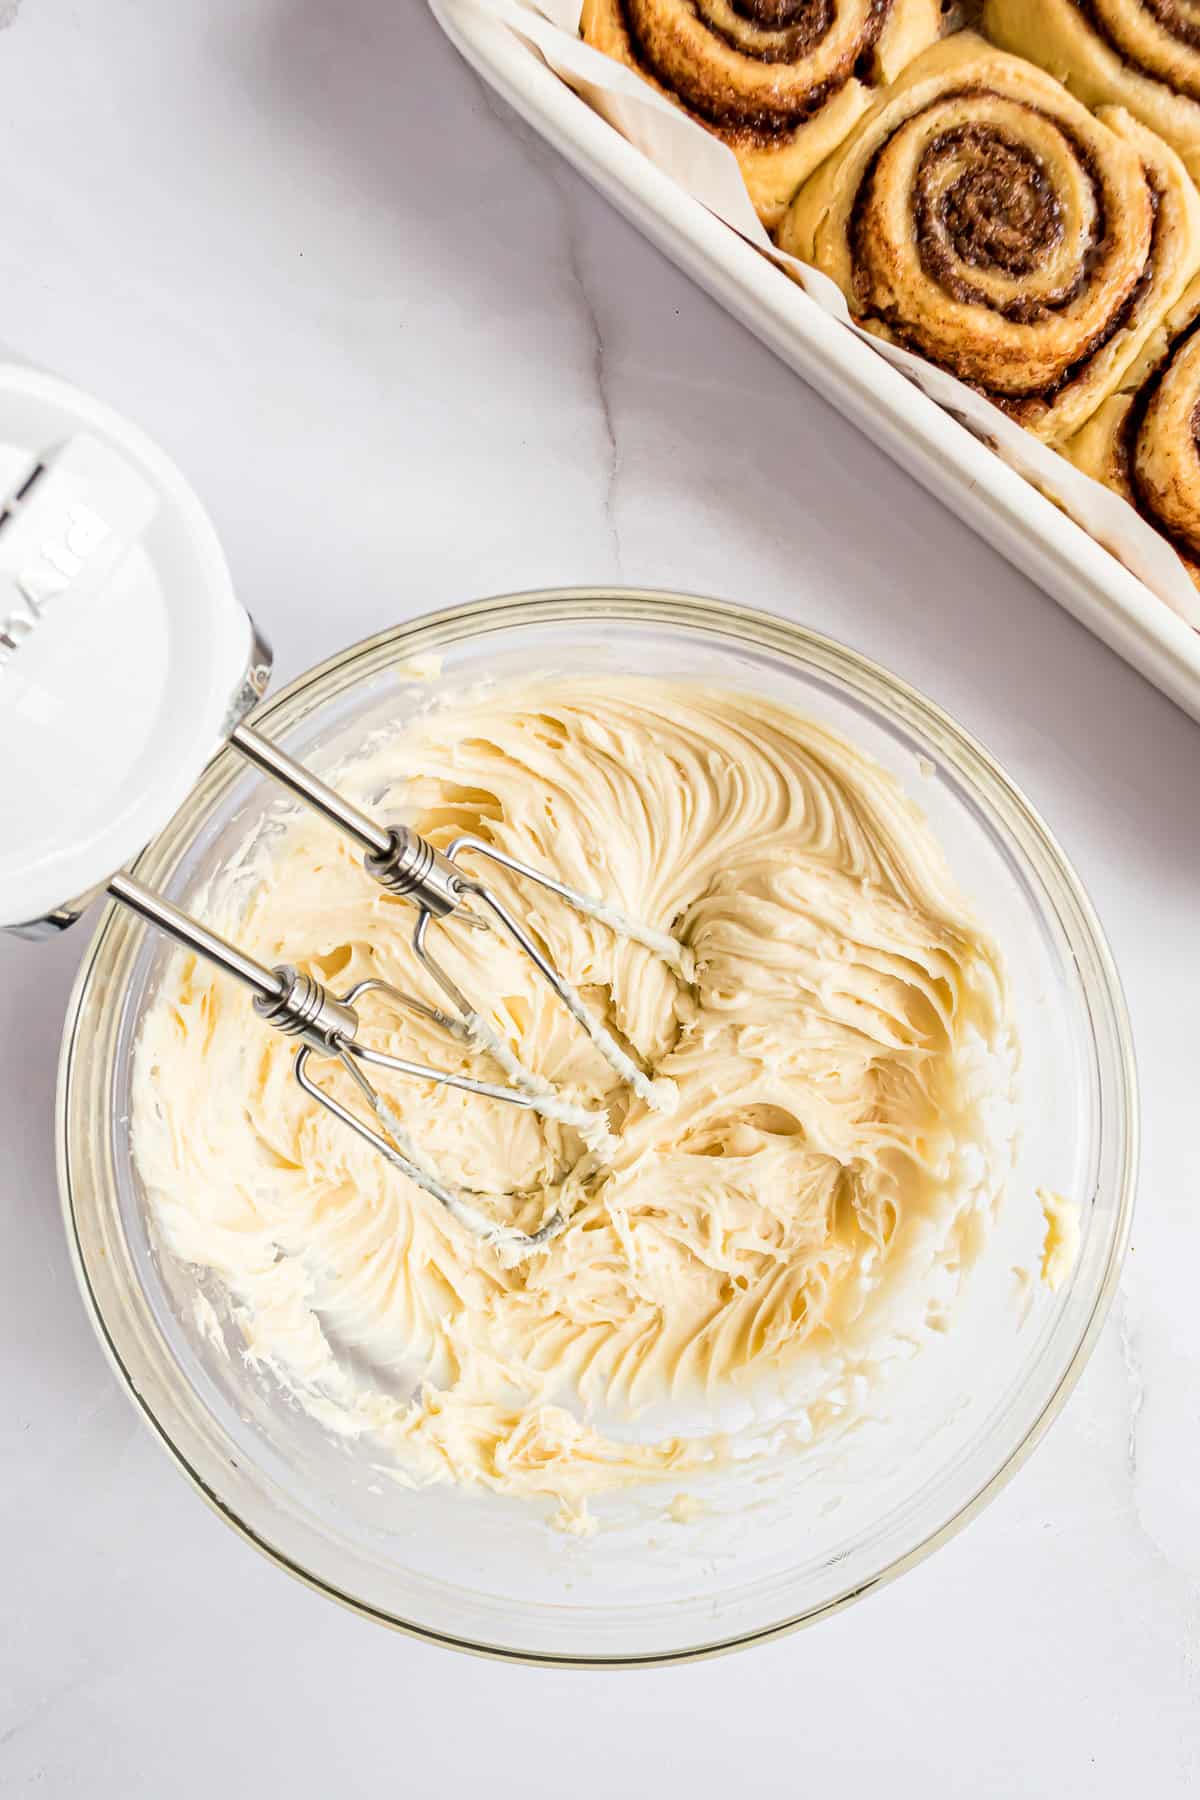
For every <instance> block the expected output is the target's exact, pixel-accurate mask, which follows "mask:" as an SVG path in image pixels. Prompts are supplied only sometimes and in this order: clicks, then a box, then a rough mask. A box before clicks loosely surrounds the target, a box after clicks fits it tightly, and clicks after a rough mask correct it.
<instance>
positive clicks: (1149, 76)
mask: <svg viewBox="0 0 1200 1800" xmlns="http://www.w3.org/2000/svg"><path fill="white" fill-rule="evenodd" d="M983 28H984V30H985V31H986V32H987V35H988V36H989V37H990V38H991V39H992V42H993V43H995V44H998V45H1000V47H1001V48H1002V49H1005V50H1015V51H1017V52H1018V54H1020V55H1021V56H1027V57H1029V59H1030V61H1031V62H1036V63H1040V64H1041V66H1042V68H1043V69H1048V70H1049V71H1050V73H1051V74H1052V75H1057V76H1058V79H1059V80H1060V81H1063V82H1065V83H1066V85H1067V86H1068V87H1069V88H1070V90H1071V92H1072V93H1073V94H1076V95H1077V96H1078V97H1079V99H1080V100H1082V101H1083V102H1084V104H1085V105H1087V106H1102V105H1104V104H1105V103H1109V104H1116V105H1119V106H1124V107H1125V108H1126V109H1127V110H1128V111H1129V112H1131V113H1132V114H1133V115H1134V117H1135V118H1138V119H1140V120H1141V121H1142V123H1143V124H1144V125H1149V126H1150V127H1151V129H1152V130H1154V131H1156V132H1157V133H1158V135H1159V136H1160V137H1162V138H1165V139H1166V141H1167V142H1168V144H1170V145H1172V146H1173V148H1174V149H1176V150H1177V151H1178V152H1179V154H1180V156H1181V157H1182V158H1183V160H1184V163H1185V164H1186V166H1187V168H1188V171H1189V172H1190V173H1191V174H1192V175H1194V176H1200V12H1198V11H1197V9H1196V7H1195V6H1194V5H1190V4H1188V0H1149V3H1147V0H1087V3H1086V4H1080V0H986V4H985V7H984V13H983Z"/></svg>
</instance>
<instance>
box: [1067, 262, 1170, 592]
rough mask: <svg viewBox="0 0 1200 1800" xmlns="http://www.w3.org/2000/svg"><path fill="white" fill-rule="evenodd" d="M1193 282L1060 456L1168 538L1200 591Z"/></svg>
mask: <svg viewBox="0 0 1200 1800" xmlns="http://www.w3.org/2000/svg"><path fill="white" fill-rule="evenodd" d="M1198 417H1200V280H1197V281H1193V282H1192V284H1191V286H1190V287H1189V288H1188V289H1187V291H1186V292H1185V293H1184V295H1183V297H1182V299H1180V300H1179V301H1178V303H1177V304H1176V305H1175V306H1174V307H1173V308H1172V309H1171V311H1170V313H1168V315H1167V317H1166V319H1164V321H1163V323H1162V325H1161V326H1160V327H1159V328H1158V330H1157V331H1155V332H1154V334H1153V336H1152V337H1151V338H1150V339H1149V340H1148V341H1147V343H1146V345H1145V347H1144V349H1143V351H1142V354H1141V355H1140V356H1139V357H1138V359H1137V362H1136V363H1135V364H1134V366H1133V367H1132V368H1131V369H1130V370H1129V371H1128V372H1127V374H1126V377H1125V380H1124V381H1123V382H1122V384H1121V389H1120V392H1119V393H1116V394H1111V395H1110V396H1109V398H1108V399H1107V400H1106V401H1105V402H1104V404H1103V405H1102V406H1101V407H1100V408H1099V409H1098V410H1097V411H1096V412H1095V413H1093V414H1092V417H1091V418H1090V419H1089V420H1088V422H1087V424H1086V425H1084V426H1083V428H1082V429H1081V430H1080V431H1078V432H1076V434H1075V436H1074V437H1072V438H1069V439H1068V440H1067V442H1066V443H1065V444H1064V445H1063V446H1062V450H1063V454H1064V455H1065V456H1068V457H1070V459H1071V461H1072V462H1073V463H1075V464H1076V465H1077V466H1078V467H1079V468H1081V469H1082V470H1083V471H1084V473H1085V474H1087V475H1094V476H1095V478H1096V480H1097V481H1102V482H1104V484H1105V486H1106V487H1110V488H1112V489H1113V490H1114V491H1115V492H1116V493H1118V494H1120V495H1121V496H1122V498H1123V499H1125V500H1128V501H1129V503H1130V504H1131V505H1132V506H1136V508H1137V510H1138V511H1139V512H1140V513H1141V515H1142V517H1143V518H1144V519H1145V520H1147V522H1148V523H1149V524H1151V525H1153V526H1154V527H1155V528H1156V530H1158V531H1161V532H1162V534H1163V536H1164V537H1166V538H1167V539H1169V541H1170V542H1171V544H1172V545H1173V546H1174V548H1175V550H1176V551H1178V553H1179V557H1180V559H1181V561H1182V563H1183V566H1184V568H1185V569H1186V570H1187V572H1188V574H1189V575H1190V576H1191V578H1192V580H1193V581H1194V582H1195V583H1196V586H1197V587H1200V445H1198V444H1197V441H1196V432H1197V419H1198Z"/></svg>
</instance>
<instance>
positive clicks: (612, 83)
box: [441, 0, 1200, 629]
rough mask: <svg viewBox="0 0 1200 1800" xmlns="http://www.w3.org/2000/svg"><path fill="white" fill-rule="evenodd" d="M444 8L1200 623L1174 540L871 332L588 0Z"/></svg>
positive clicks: (452, 3)
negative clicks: (669, 181)
mask: <svg viewBox="0 0 1200 1800" xmlns="http://www.w3.org/2000/svg"><path fill="white" fill-rule="evenodd" d="M441 3H442V5H443V6H445V7H446V8H447V10H451V9H453V10H464V9H466V10H475V11H478V12H483V13H485V14H486V15H487V16H488V17H490V18H492V19H495V20H497V21H498V22H500V23H502V24H504V25H505V26H507V27H508V28H509V29H510V30H511V31H512V32H514V33H515V35H516V36H517V37H518V38H519V39H520V40H521V41H522V42H523V43H524V44H525V45H526V46H527V47H528V49H529V52H530V54H531V55H533V54H538V55H540V56H541V57H542V58H543V59H544V60H545V61H546V63H547V64H548V65H549V66H550V68H551V69H553V70H554V72H555V74H557V75H559V76H560V77H561V78H562V79H563V80H564V81H566V82H567V83H568V84H569V85H570V86H571V87H572V88H573V89H574V90H575V91H576V93H578V94H579V95H580V96H581V97H582V98H583V99H584V100H586V101H587V102H588V104H589V105H591V106H592V107H594V108H595V110H596V111H597V112H599V113H601V114H602V115H603V116H604V117H605V118H606V119H608V120H609V122H610V123H611V124H613V125H614V126H615V127H616V128H617V130H618V131H620V132H621V133H622V135H623V136H624V137H626V138H628V139H629V141H630V142H631V143H632V144H634V145H636V146H637V148H638V149H639V150H641V151H642V152H643V154H644V155H646V156H648V157H649V158H650V160H651V161H652V162H653V163H655V164H656V165H657V166H658V167H659V168H660V169H662V170H663V172H664V173H665V174H667V175H670V176H671V177H672V178H673V179H674V180H675V181H677V182H678V183H679V185H680V187H682V188H684V189H685V190H686V192H687V193H689V194H691V195H692V197H693V198H694V199H696V200H698V201H699V202H700V203H701V205H702V206H704V207H706V208H707V209H708V211H709V212H711V213H714V214H715V215H716V217H717V218H719V219H721V220H723V222H724V223H725V224H726V225H728V226H729V227H730V229H731V230H733V231H736V232H737V233H738V235H739V236H740V237H742V238H744V239H745V240H746V242H747V243H749V244H752V245H753V246H754V248H755V249H756V250H760V251H762V253H763V254H764V255H765V256H767V257H769V258H770V260H771V261H772V262H774V263H775V264H776V265H777V266H778V267H779V268H780V269H781V271H782V270H784V269H786V270H788V271H790V272H791V273H793V274H794V275H795V276H797V277H798V279H799V282H800V284H801V286H802V287H803V288H804V291H805V293H806V294H808V296H809V297H810V299H812V300H813V301H814V302H815V303H816V305H818V306H819V307H821V309H822V310H823V311H824V312H826V313H828V314H830V315H831V316H832V317H833V318H836V319H837V320H838V321H839V322H840V323H841V324H842V325H843V326H844V327H845V329H846V330H847V331H853V332H854V333H855V335H856V336H857V337H859V338H860V339H861V340H862V342H863V343H864V344H867V345H868V346H869V347H870V349H871V350H872V351H873V352H874V353H875V354H876V355H877V356H882V357H884V358H885V359H886V360H887V361H888V362H889V363H891V364H892V365H893V367H895V368H897V369H899V370H900V371H901V372H902V373H903V374H904V375H906V376H907V377H908V379H909V380H910V381H912V382H913V383H914V385H915V386H917V387H918V388H920V390H921V391H922V393H924V394H926V395H928V397H929V398H930V399H931V400H934V401H936V402H937V403H938V405H939V406H941V407H943V408H944V409H945V410H946V411H947V412H950V413H952V414H953V415H954V417H955V418H957V419H958V420H959V421H960V423H961V424H963V425H964V426H965V427H966V428H967V430H969V431H971V432H973V433H974V434H975V436H977V437H979V438H982V439H983V440H984V442H985V443H987V444H988V445H989V446H990V447H991V448H992V449H993V450H994V451H995V452H996V453H997V454H998V455H999V456H1001V457H1002V458H1003V459H1004V461H1005V462H1006V463H1008V464H1009V466H1010V467H1011V468H1013V469H1016V470H1017V471H1018V473H1019V474H1021V475H1023V476H1025V478H1026V479H1027V480H1028V481H1031V482H1032V483H1033V484H1034V486H1035V487H1038V488H1040V489H1041V491H1042V492H1043V493H1044V494H1046V495H1047V496H1048V497H1049V498H1050V499H1051V500H1053V501H1055V502H1056V503H1057V504H1058V505H1059V506H1061V507H1062V509H1063V511H1064V512H1066V513H1068V514H1069V515H1070V517H1071V518H1073V519H1074V520H1075V521H1076V523H1077V524H1079V525H1081V526H1082V527H1083V528H1084V530H1085V531H1087V532H1088V533H1089V534H1090V535H1091V536H1092V537H1094V538H1096V539H1097V540H1098V542H1100V543H1101V544H1103V545H1104V546H1105V548H1106V549H1108V550H1110V551H1111V552H1112V553H1113V554H1114V555H1115V556H1118V557H1119V558H1120V560H1121V561H1122V562H1123V563H1124V564H1125V566H1126V568H1128V569H1129V570H1130V571H1131V572H1132V573H1133V574H1134V575H1136V576H1138V577H1139V579H1140V580H1142V581H1144V582H1145V584H1146V586H1147V587H1148V588H1149V589H1150V590H1151V592H1152V593H1154V594H1156V595H1157V596H1158V597H1159V598H1160V599H1161V600H1165V601H1166V603H1167V605H1168V606H1170V607H1171V608H1173V610H1174V611H1175V612H1177V613H1179V614H1180V615H1181V616H1182V617H1183V618H1184V619H1186V620H1187V621H1188V623H1189V624H1190V625H1193V626H1195V627H1196V628H1197V629H1200V593H1198V592H1197V590H1196V588H1195V586H1194V585H1193V583H1192V581H1191V578H1190V577H1189V575H1188V573H1187V571H1186V569H1185V568H1184V566H1183V564H1182V563H1181V562H1180V560H1179V558H1178V557H1177V556H1176V554H1175V552H1174V550H1173V549H1172V548H1171V546H1170V544H1169V543H1168V542H1167V540H1166V539H1165V538H1163V537H1160V536H1159V534H1158V532H1156V531H1155V530H1154V529H1153V527H1152V526H1150V525H1148V524H1147V523H1146V521H1145V520H1144V519H1142V518H1141V517H1140V516H1139V514H1138V513H1137V512H1136V511H1135V510H1134V508H1133V507H1132V506H1130V505H1129V504H1128V503H1127V502H1126V501H1124V500H1122V499H1121V498H1120V496H1119V495H1117V494H1114V493H1112V492H1111V491H1110V490H1109V489H1108V488H1106V487H1103V486H1102V485H1101V484H1100V483H1099V482H1098V481H1094V480H1093V479H1092V478H1091V476H1089V475H1085V474H1083V472H1082V471H1081V470H1079V469H1077V468H1075V466H1074V464H1072V463H1069V462H1067V461H1066V459H1065V458H1064V457H1062V456H1059V455H1058V454H1057V452H1056V451H1054V450H1051V449H1050V448H1049V446H1048V445H1046V444H1043V443H1040V442H1039V441H1038V439H1036V438H1034V437H1032V436H1030V434H1029V433H1028V432H1027V431H1024V430H1022V428H1021V427H1020V426H1019V425H1017V424H1015V423H1014V422H1013V420H1012V419H1010V418H1008V417H1007V415H1006V414H1004V413H1003V412H1001V411H1000V409H999V407H997V406H993V404H992V403H991V401H990V400H986V399H984V397H983V396H982V395H981V394H977V393H975V392H974V391H973V390H972V389H971V388H968V387H966V386H964V384H963V383H962V382H961V381H959V380H957V379H956V377H954V376H953V375H949V374H947V373H946V371H945V370H943V369H938V368H935V367H934V366H933V365H932V364H931V363H927V362H925V361H924V360H923V359H922V358H920V357H918V356H914V355H913V354H912V353H911V352H910V351H907V350H903V349H900V348H899V347H898V346H897V345H894V344H887V343H884V342H883V341H882V339H880V338H877V337H874V336H873V335H872V334H871V333H870V332H867V331H863V330H862V329H861V328H860V327H859V326H857V325H856V324H855V323H854V321H853V320H852V319H851V317H850V314H849V311H848V309H847V306H846V302H845V299H844V297H843V295H842V292H841V289H840V288H838V287H837V286H836V285H835V284H834V283H833V282H832V281H830V280H829V278H828V276H826V275H823V274H821V272H820V271H819V270H817V269H813V268H810V267H809V266H808V264H806V263H801V262H799V261H797V260H796V258H795V257H792V256H787V255H785V253H784V252H783V251H782V250H778V249H777V248H776V247H775V245H774V244H773V243H772V242H771V240H770V238H769V237H768V235H767V233H766V230H765V229H764V227H763V225H762V224H761V222H760V221H759V218H758V215H757V214H756V213H755V211H754V208H753V206H752V205H751V203H750V196H749V194H748V193H747V192H746V187H745V183H744V182H743V180H742V175H741V170H740V169H739V168H738V164H737V159H736V157H735V156H734V154H733V152H732V151H731V150H730V149H729V147H728V146H727V145H726V144H723V143H721V141H720V140H719V139H718V138H715V137H713V136H712V134H711V133H710V132H707V131H705V130H704V128H703V127H702V126H701V125H698V124H697V123H696V122H695V120H693V119H691V118H689V117H688V115H687V114H686V113H684V112H681V111H680V110H679V108H678V107H676V106H674V105H673V104H672V103H671V102H670V101H669V100H667V99H665V98H664V97H663V96H662V95H661V94H658V93H656V92H655V90H654V89H653V88H652V87H651V86H650V85H649V83H648V82H645V81H643V80H642V79H641V77H640V76H639V75H637V74H636V73H635V72H634V71H633V70H632V69H628V68H626V67H625V66H624V65H623V64H621V63H618V62H614V61H613V59H612V58H611V57H608V56H604V55H602V54H601V52H600V51H598V50H594V49H592V47H591V45H589V44H585V43H583V42H582V40H581V39H580V37H579V20H580V13H581V0H441Z"/></svg>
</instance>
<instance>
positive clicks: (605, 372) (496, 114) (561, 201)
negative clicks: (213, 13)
mask: <svg viewBox="0 0 1200 1800" xmlns="http://www.w3.org/2000/svg"><path fill="white" fill-rule="evenodd" d="M0 4H3V0H0ZM474 79H475V82H476V86H477V89H478V92H479V95H480V97H481V99H482V101H483V105H484V109H485V110H486V111H487V112H488V113H490V114H491V116H492V118H493V119H494V120H495V121H496V123H497V124H498V125H500V126H502V127H503V129H504V132H505V134H506V136H508V137H510V138H511V139H512V141H513V142H514V143H515V144H517V145H518V147H519V148H520V150H521V153H522V154H523V156H524V157H525V159H526V161H527V162H528V163H529V164H530V165H531V167H532V168H533V169H534V171H535V172H536V174H537V176H538V178H539V179H540V180H541V181H542V182H543V183H544V185H545V186H547V187H548V188H549V189H550V191H551V193H552V194H553V196H554V199H555V203H556V205H557V208H558V213H559V217H560V219H561V221H562V230H563V243H564V251H565V260H566V268H567V275H568V278H569V281H570V285H571V290H572V292H573V294H574V296H575V300H576V305H577V310H578V313H579V315H580V319H581V322H582V324H583V326H584V329H585V331H586V333H587V339H588V346H589V352H590V372H591V380H592V386H593V390H594V394H595V401H596V407H597V411H598V414H599V419H600V425H601V429H602V432H603V444H604V461H605V467H604V496H603V501H602V506H603V517H604V523H605V527H606V529H607V532H608V536H609V540H610V542H611V545H612V560H613V569H614V574H615V576H616V578H617V580H618V581H623V580H624V578H625V576H624V566H623V562H622V556H621V539H620V535H619V531H618V527H617V483H618V480H619V477H620V473H621V451H620V443H619V441H618V438H617V429H616V417H615V413H614V409H613V404H612V396H611V391H610V381H609V356H608V348H607V345H606V344H605V341H604V333H603V330H602V328H601V324H600V314H599V311H598V309H597V306H596V302H595V299H594V297H593V294H592V289H591V286H590V283H589V281H588V277H587V269H586V265H585V261H584V253H583V238H582V233H581V231H580V223H579V215H578V210H577V207H576V204H575V194H574V192H573V184H574V182H575V177H574V175H573V174H572V172H571V170H570V169H569V168H568V167H567V166H566V164H565V163H563V162H562V160H561V158H560V157H559V156H558V155H557V153H556V152H555V151H553V150H551V149H550V148H549V147H548V146H547V145H546V144H544V143H543V142H542V140H541V139H540V138H539V137H538V136H537V135H536V134H535V133H534V132H532V131H531V130H530V129H529V127H528V126H527V125H526V123H525V121H524V120H523V119H522V118H520V117H519V116H518V115H517V114H516V113H514V112H513V111H512V109H511V108H510V107H509V106H508V105H506V103H505V102H504V101H503V100H501V99H500V97H499V95H498V94H496V93H494V92H493V90H492V89H491V88H490V87H489V86H488V85H487V83H486V82H483V81H481V80H480V79H479V77H478V76H476V77H475V78H474Z"/></svg>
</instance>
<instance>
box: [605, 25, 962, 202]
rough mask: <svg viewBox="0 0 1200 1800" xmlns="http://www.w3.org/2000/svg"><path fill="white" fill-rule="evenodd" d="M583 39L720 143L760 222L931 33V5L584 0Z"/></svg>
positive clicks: (933, 35) (930, 39)
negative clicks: (728, 152)
mask: <svg viewBox="0 0 1200 1800" xmlns="http://www.w3.org/2000/svg"><path fill="white" fill-rule="evenodd" d="M581 29H582V32H583V36H584V38H585V39H586V41H587V42H588V43H589V44H592V45H594V47H595V48H596V49H597V50H603V51H604V52H605V54H606V55H608V56H613V57H616V58H617V60H618V61H620V62H623V63H625V64H627V65H628V67H630V68H631V69H636V70H637V72H638V73H639V74H640V75H642V76H644V77H645V78H646V79H647V80H648V81H650V82H652V83H653V85H654V86H655V87H656V88H657V89H658V91H659V92H660V93H662V94H665V95H666V96H667V97H668V98H669V99H671V100H674V101H676V102H677V103H678V104H679V105H680V106H682V107H683V108H684V110H685V111H687V112H689V113H690V114H691V115H692V116H693V117H694V118H695V119H697V120H699V122H700V123H701V124H702V125H705V126H707V127H708V129H709V130H710V131H712V132H713V133H715V135H716V136H717V137H719V138H721V139H723V140H724V142H725V143H727V144H728V145H729V146H730V148H731V149H732V150H733V152H734V154H735V156H736V157H737V159H738V162H739V164H740V165H741V169H742V174H743V176H744V177H745V181H746V186H747V188H748V190H749V193H750V198H751V200H752V201H753V203H754V206H755V209H756V211H757V212H758V215H759V217H760V218H761V219H762V221H763V224H764V225H766V227H767V229H768V230H774V228H775V227H776V226H777V225H778V224H779V222H780V220H781V218H782V217H783V214H784V211H785V210H786V208H787V204H788V201H789V200H790V199H791V198H792V195H793V194H794V193H795V192H796V189H797V188H798V187H799V186H800V183H801V182H802V181H804V180H805V179H806V178H807V177H808V176H809V175H811V174H812V172H813V170H814V169H815V168H816V167H817V166H818V164H819V163H821V162H822V161H823V159H824V158H825V157H826V156H828V155H829V153H830V151H831V150H834V149H836V147H837V145H838V144H840V143H841V142H842V139H843V138H844V137H845V136H846V135H847V133H848V132H849V131H850V130H852V128H853V126H854V125H855V123H856V122H857V121H858V120H859V119H860V118H861V117H862V116H863V114H864V113H865V112H866V111H867V109H868V107H869V106H870V104H871V100H872V90H873V89H874V88H876V87H878V86H881V85H883V84H884V83H886V82H889V81H892V80H894V79H895V77H896V76H897V75H898V74H899V73H900V71H901V70H902V69H903V68H904V66H905V64H906V63H908V62H910V61H911V60H912V58H913V57H914V56H916V55H917V54H918V52H920V51H921V50H923V49H925V48H926V47H927V46H928V45H929V44H932V43H933V42H934V41H935V39H936V38H937V36H938V33H939V31H940V29H941V11H940V7H939V5H938V0H823V4H820V5H816V6H814V5H813V4H812V0H584V8H583V19H582V26H581Z"/></svg>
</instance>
